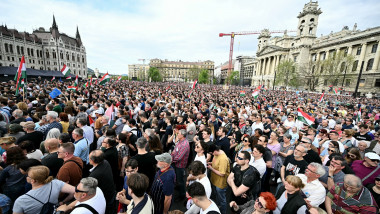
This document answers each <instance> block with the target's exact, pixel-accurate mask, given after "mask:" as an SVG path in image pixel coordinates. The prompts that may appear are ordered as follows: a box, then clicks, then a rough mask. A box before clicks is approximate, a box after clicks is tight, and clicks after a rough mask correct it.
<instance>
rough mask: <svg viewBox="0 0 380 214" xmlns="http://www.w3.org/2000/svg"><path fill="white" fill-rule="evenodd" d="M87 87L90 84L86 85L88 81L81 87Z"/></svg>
mask: <svg viewBox="0 0 380 214" xmlns="http://www.w3.org/2000/svg"><path fill="white" fill-rule="evenodd" d="M88 86H90V84H89V83H88V80H87V82H86V83H85V84H83V87H85V88H88Z"/></svg>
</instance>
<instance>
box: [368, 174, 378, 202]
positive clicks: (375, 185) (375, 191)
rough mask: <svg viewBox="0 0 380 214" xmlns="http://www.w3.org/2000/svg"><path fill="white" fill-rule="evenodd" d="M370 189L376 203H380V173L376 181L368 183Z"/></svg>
mask: <svg viewBox="0 0 380 214" xmlns="http://www.w3.org/2000/svg"><path fill="white" fill-rule="evenodd" d="M367 188H368V190H369V191H370V192H371V194H372V196H373V198H374V199H375V201H376V204H377V205H379V204H380V175H378V176H377V177H376V178H375V183H372V184H368V185H367Z"/></svg>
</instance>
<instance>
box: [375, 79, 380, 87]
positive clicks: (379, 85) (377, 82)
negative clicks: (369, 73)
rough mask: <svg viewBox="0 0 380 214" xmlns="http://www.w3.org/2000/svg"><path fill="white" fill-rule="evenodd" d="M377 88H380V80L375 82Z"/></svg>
mask: <svg viewBox="0 0 380 214" xmlns="http://www.w3.org/2000/svg"><path fill="white" fill-rule="evenodd" d="M375 87H378V88H379V87H380V79H376V81H375Z"/></svg>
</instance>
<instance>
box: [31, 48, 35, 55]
mask: <svg viewBox="0 0 380 214" xmlns="http://www.w3.org/2000/svg"><path fill="white" fill-rule="evenodd" d="M30 54H31V55H32V56H34V50H33V48H32V49H30Z"/></svg>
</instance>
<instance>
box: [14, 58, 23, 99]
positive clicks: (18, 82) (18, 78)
mask: <svg viewBox="0 0 380 214" xmlns="http://www.w3.org/2000/svg"><path fill="white" fill-rule="evenodd" d="M25 78H26V66H25V58H24V56H22V58H21V62H20V66H19V67H18V69H17V74H16V75H15V81H16V96H17V95H18V93H19V90H20V88H21V81H24V79H25Z"/></svg>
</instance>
